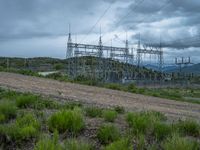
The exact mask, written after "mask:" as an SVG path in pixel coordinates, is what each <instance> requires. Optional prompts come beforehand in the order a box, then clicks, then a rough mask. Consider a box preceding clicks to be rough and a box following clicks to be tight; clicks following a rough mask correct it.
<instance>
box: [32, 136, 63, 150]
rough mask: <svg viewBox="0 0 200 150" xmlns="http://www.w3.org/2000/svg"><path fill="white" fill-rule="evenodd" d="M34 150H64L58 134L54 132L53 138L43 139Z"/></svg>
mask: <svg viewBox="0 0 200 150" xmlns="http://www.w3.org/2000/svg"><path fill="white" fill-rule="evenodd" d="M34 150H63V147H62V146H61V145H60V144H59V141H58V133H57V132H54V135H53V138H49V137H47V136H45V137H42V138H41V139H40V140H39V141H38V142H37V143H36V145H35V147H34Z"/></svg>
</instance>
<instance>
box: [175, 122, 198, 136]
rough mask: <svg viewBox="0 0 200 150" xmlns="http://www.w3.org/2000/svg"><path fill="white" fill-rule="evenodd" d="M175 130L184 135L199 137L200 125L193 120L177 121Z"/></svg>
mask: <svg viewBox="0 0 200 150" xmlns="http://www.w3.org/2000/svg"><path fill="white" fill-rule="evenodd" d="M175 128H177V129H178V131H179V132H180V133H182V134H184V135H191V136H196V137H197V136H200V125H199V124H198V123H197V122H196V121H194V120H185V121H179V122H178V123H177V124H175Z"/></svg>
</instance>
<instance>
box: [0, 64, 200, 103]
mask: <svg viewBox="0 0 200 150" xmlns="http://www.w3.org/2000/svg"><path fill="white" fill-rule="evenodd" d="M62 67H63V66H62V65H61V64H55V69H56V70H59V69H60V68H62ZM0 71H6V72H14V73H19V74H23V75H29V76H36V77H43V78H50V79H54V80H58V81H62V82H72V83H78V84H84V85H90V86H98V87H103V88H108V89H113V90H119V91H125V92H130V93H136V94H143V95H148V96H153V97H160V98H165V99H170V100H176V101H183V102H190V103H196V104H200V89H199V88H197V89H191V88H183V89H182V88H160V89H158V88H156V89H153V88H139V87H137V86H136V85H135V84H134V83H131V84H118V83H102V82H101V80H100V79H95V78H92V77H86V76H83V75H80V76H77V77H76V78H74V79H71V78H69V77H68V75H67V74H64V73H60V72H58V73H54V74H50V75H47V76H45V77H44V76H41V75H39V74H38V73H37V72H34V71H31V70H26V69H19V70H18V69H14V68H11V69H6V68H0Z"/></svg>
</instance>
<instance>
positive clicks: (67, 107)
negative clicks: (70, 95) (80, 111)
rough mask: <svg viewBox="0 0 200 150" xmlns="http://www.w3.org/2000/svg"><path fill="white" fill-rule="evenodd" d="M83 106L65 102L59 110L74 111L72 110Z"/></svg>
mask: <svg viewBox="0 0 200 150" xmlns="http://www.w3.org/2000/svg"><path fill="white" fill-rule="evenodd" d="M82 106H83V105H82V104H81V103H78V102H67V103H65V104H64V105H63V106H61V108H63V109H74V108H78V107H79V108H81V107H82Z"/></svg>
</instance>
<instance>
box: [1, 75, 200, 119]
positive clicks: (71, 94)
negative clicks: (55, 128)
mask: <svg viewBox="0 0 200 150" xmlns="http://www.w3.org/2000/svg"><path fill="white" fill-rule="evenodd" d="M0 86H1V87H4V88H9V89H12V90H16V91H20V92H32V93H35V94H41V95H44V96H48V97H52V98H56V99H58V100H69V99H71V100H76V101H79V102H81V103H85V104H89V105H97V106H103V107H113V106H123V107H124V108H125V109H126V110H129V111H140V110H155V111H159V112H163V113H165V114H166V115H167V116H168V118H171V119H179V118H181V119H184V118H194V119H196V120H198V121H200V105H199V104H192V103H187V102H178V101H173V100H167V99H163V98H156V97H151V96H144V95H139V94H132V93H127V92H122V91H115V90H109V89H105V88H99V87H92V86H86V85H79V84H73V83H64V82H59V81H55V80H50V79H44V78H38V77H31V76H24V75H20V74H14V73H4V72H1V73H0Z"/></svg>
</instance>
